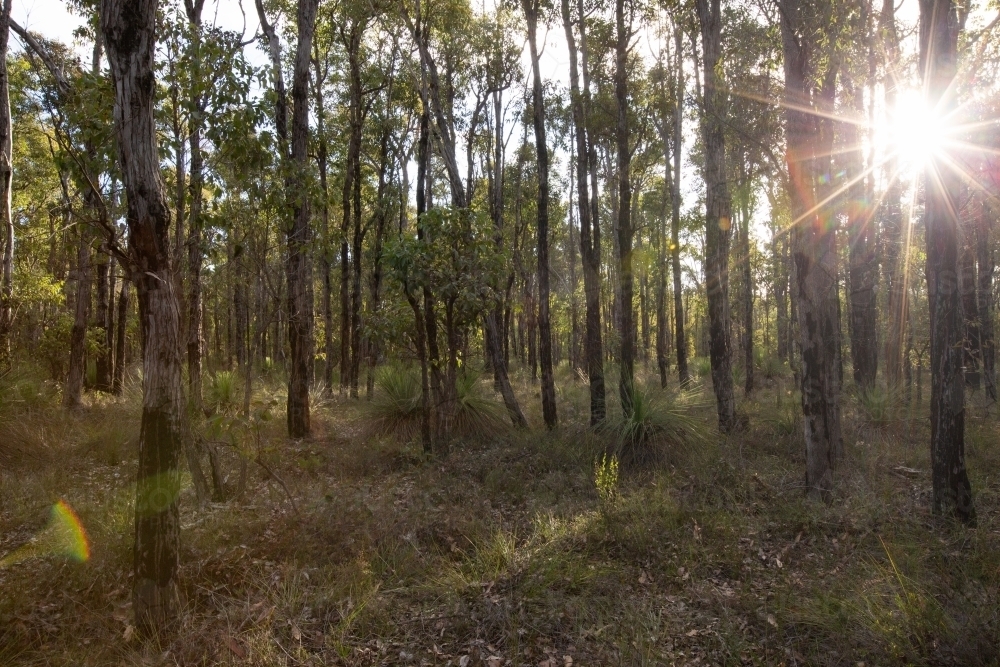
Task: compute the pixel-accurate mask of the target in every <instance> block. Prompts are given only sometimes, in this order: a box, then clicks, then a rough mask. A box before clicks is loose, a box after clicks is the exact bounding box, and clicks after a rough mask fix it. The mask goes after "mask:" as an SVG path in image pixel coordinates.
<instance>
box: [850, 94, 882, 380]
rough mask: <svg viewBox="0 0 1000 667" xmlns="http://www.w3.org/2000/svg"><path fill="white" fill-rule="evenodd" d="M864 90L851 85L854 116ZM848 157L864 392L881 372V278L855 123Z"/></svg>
mask: <svg viewBox="0 0 1000 667" xmlns="http://www.w3.org/2000/svg"><path fill="white" fill-rule="evenodd" d="M862 91H863V89H862V88H861V86H860V85H858V84H852V88H851V89H850V90H849V91H848V92H849V93H850V95H851V96H852V97H853V99H852V102H853V106H854V110H855V113H857V114H858V115H859V116H860V115H863V113H864V95H863V92H862ZM842 128H843V133H844V142H845V144H846V145H847V146H848V147H850V149H851V150H850V152H849V153H848V155H847V169H846V173H847V179H848V183H849V186H848V190H847V193H846V195H847V196H846V199H845V201H846V209H847V211H846V213H847V234H848V242H849V244H850V247H849V250H848V261H849V263H850V268H849V274H848V278H849V280H848V285H849V286H850V307H851V327H850V334H851V361H852V363H853V366H854V382H855V383H856V384H857V385H858V386H859V387H861V388H862V389H871V388H872V387H874V386H875V375H876V372H877V370H878V303H877V295H876V292H875V281H876V280H877V278H878V254H877V252H876V239H875V224H874V220H873V219H872V209H871V208H870V207H869V206H868V204H867V202H866V199H865V179H864V156H863V153H862V146H861V137H860V133H859V132H858V127H857V125H855V124H854V123H844V124H843V125H842Z"/></svg>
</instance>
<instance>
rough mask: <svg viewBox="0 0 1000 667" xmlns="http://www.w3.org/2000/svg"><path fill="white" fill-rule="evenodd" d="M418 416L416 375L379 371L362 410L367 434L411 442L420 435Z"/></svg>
mask: <svg viewBox="0 0 1000 667" xmlns="http://www.w3.org/2000/svg"><path fill="white" fill-rule="evenodd" d="M420 412H421V411H420V375H419V373H418V372H415V371H414V370H413V369H411V368H405V367H403V366H396V365H392V366H385V367H384V368H380V369H379V370H378V373H376V375H375V393H374V395H373V396H372V400H371V401H369V402H368V403H367V406H366V408H365V418H366V421H367V425H366V428H365V429H364V430H365V431H366V432H367V434H368V435H369V436H372V435H389V434H393V435H396V436H397V437H399V438H402V439H410V438H412V437H414V436H415V435H416V434H417V433H418V432H419V431H420V416H421V414H420Z"/></svg>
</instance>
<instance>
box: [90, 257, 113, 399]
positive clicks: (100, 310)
mask: <svg viewBox="0 0 1000 667" xmlns="http://www.w3.org/2000/svg"><path fill="white" fill-rule="evenodd" d="M103 250H104V248H103V247H102V248H101V250H100V251H98V252H97V256H96V259H97V261H96V263H95V265H94V269H95V271H94V275H95V278H96V282H97V304H96V308H95V311H96V312H95V313H94V325H95V328H96V329H97V330H98V336H99V337H100V340H101V342H102V343H103V342H105V341H106V340H107V338H108V296H109V293H110V288H111V285H110V280H109V276H110V272H109V270H108V268H109V267H108V262H109V260H110V258H109V257H108V256H107V254H105V253H104V252H103ZM95 361H96V363H95V366H96V369H95V370H96V377H95V382H94V388H95V389H97V390H98V391H111V348H108V347H106V346H102V348H101V349H100V350H99V351H98V353H97V359H96V360H95Z"/></svg>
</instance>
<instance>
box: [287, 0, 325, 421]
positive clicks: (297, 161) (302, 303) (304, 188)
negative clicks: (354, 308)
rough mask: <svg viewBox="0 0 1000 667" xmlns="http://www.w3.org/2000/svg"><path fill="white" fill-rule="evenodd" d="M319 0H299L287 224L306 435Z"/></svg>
mask: <svg viewBox="0 0 1000 667" xmlns="http://www.w3.org/2000/svg"><path fill="white" fill-rule="evenodd" d="M318 4H319V0H299V3H298V11H297V17H296V18H297V23H298V44H297V46H296V52H295V67H294V70H293V74H292V153H291V161H292V166H293V171H292V174H291V175H290V176H289V177H288V179H287V183H286V190H287V191H288V192H289V193H290V196H291V197H292V220H291V225H290V227H289V229H288V239H287V242H288V259H287V262H288V263H287V276H288V277H287V282H288V342H289V346H290V347H291V352H292V356H291V364H290V368H289V374H288V412H287V417H288V435H289V437H292V438H305V437H308V436H309V435H310V433H311V424H310V415H309V378H310V371H311V368H312V360H313V339H312V319H313V296H312V261H311V257H310V253H309V243H310V233H309V222H310V212H309V191H308V185H307V184H306V183H305V171H306V163H307V162H308V159H309V156H308V153H307V151H308V148H309V101H308V98H309V56H310V54H311V52H312V38H313V30H314V28H315V23H316V9H317V6H318Z"/></svg>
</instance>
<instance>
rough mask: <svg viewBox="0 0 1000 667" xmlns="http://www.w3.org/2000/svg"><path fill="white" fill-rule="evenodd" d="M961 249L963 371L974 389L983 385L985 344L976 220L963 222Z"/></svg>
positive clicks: (967, 383) (967, 384)
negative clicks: (981, 379)
mask: <svg viewBox="0 0 1000 667" xmlns="http://www.w3.org/2000/svg"><path fill="white" fill-rule="evenodd" d="M961 224H962V226H963V229H962V234H961V238H962V249H961V252H960V257H959V264H960V266H959V274H958V276H959V277H958V284H959V289H960V290H961V293H962V315H963V318H964V320H965V322H964V324H965V342H964V345H963V355H962V363H963V371H964V376H965V384H966V386H968V387H969V389H972V390H978V389H979V387H980V378H979V369H980V365H981V364H980V360H981V359H982V347H981V341H980V334H979V298H978V294H977V292H978V290H977V287H978V281H977V279H976V255H975V253H976V248H975V247H974V243H975V238H974V233H975V229H974V227H973V225H974V224H975V222H974V221H972V222H969V223H965V222H963V223H961Z"/></svg>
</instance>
